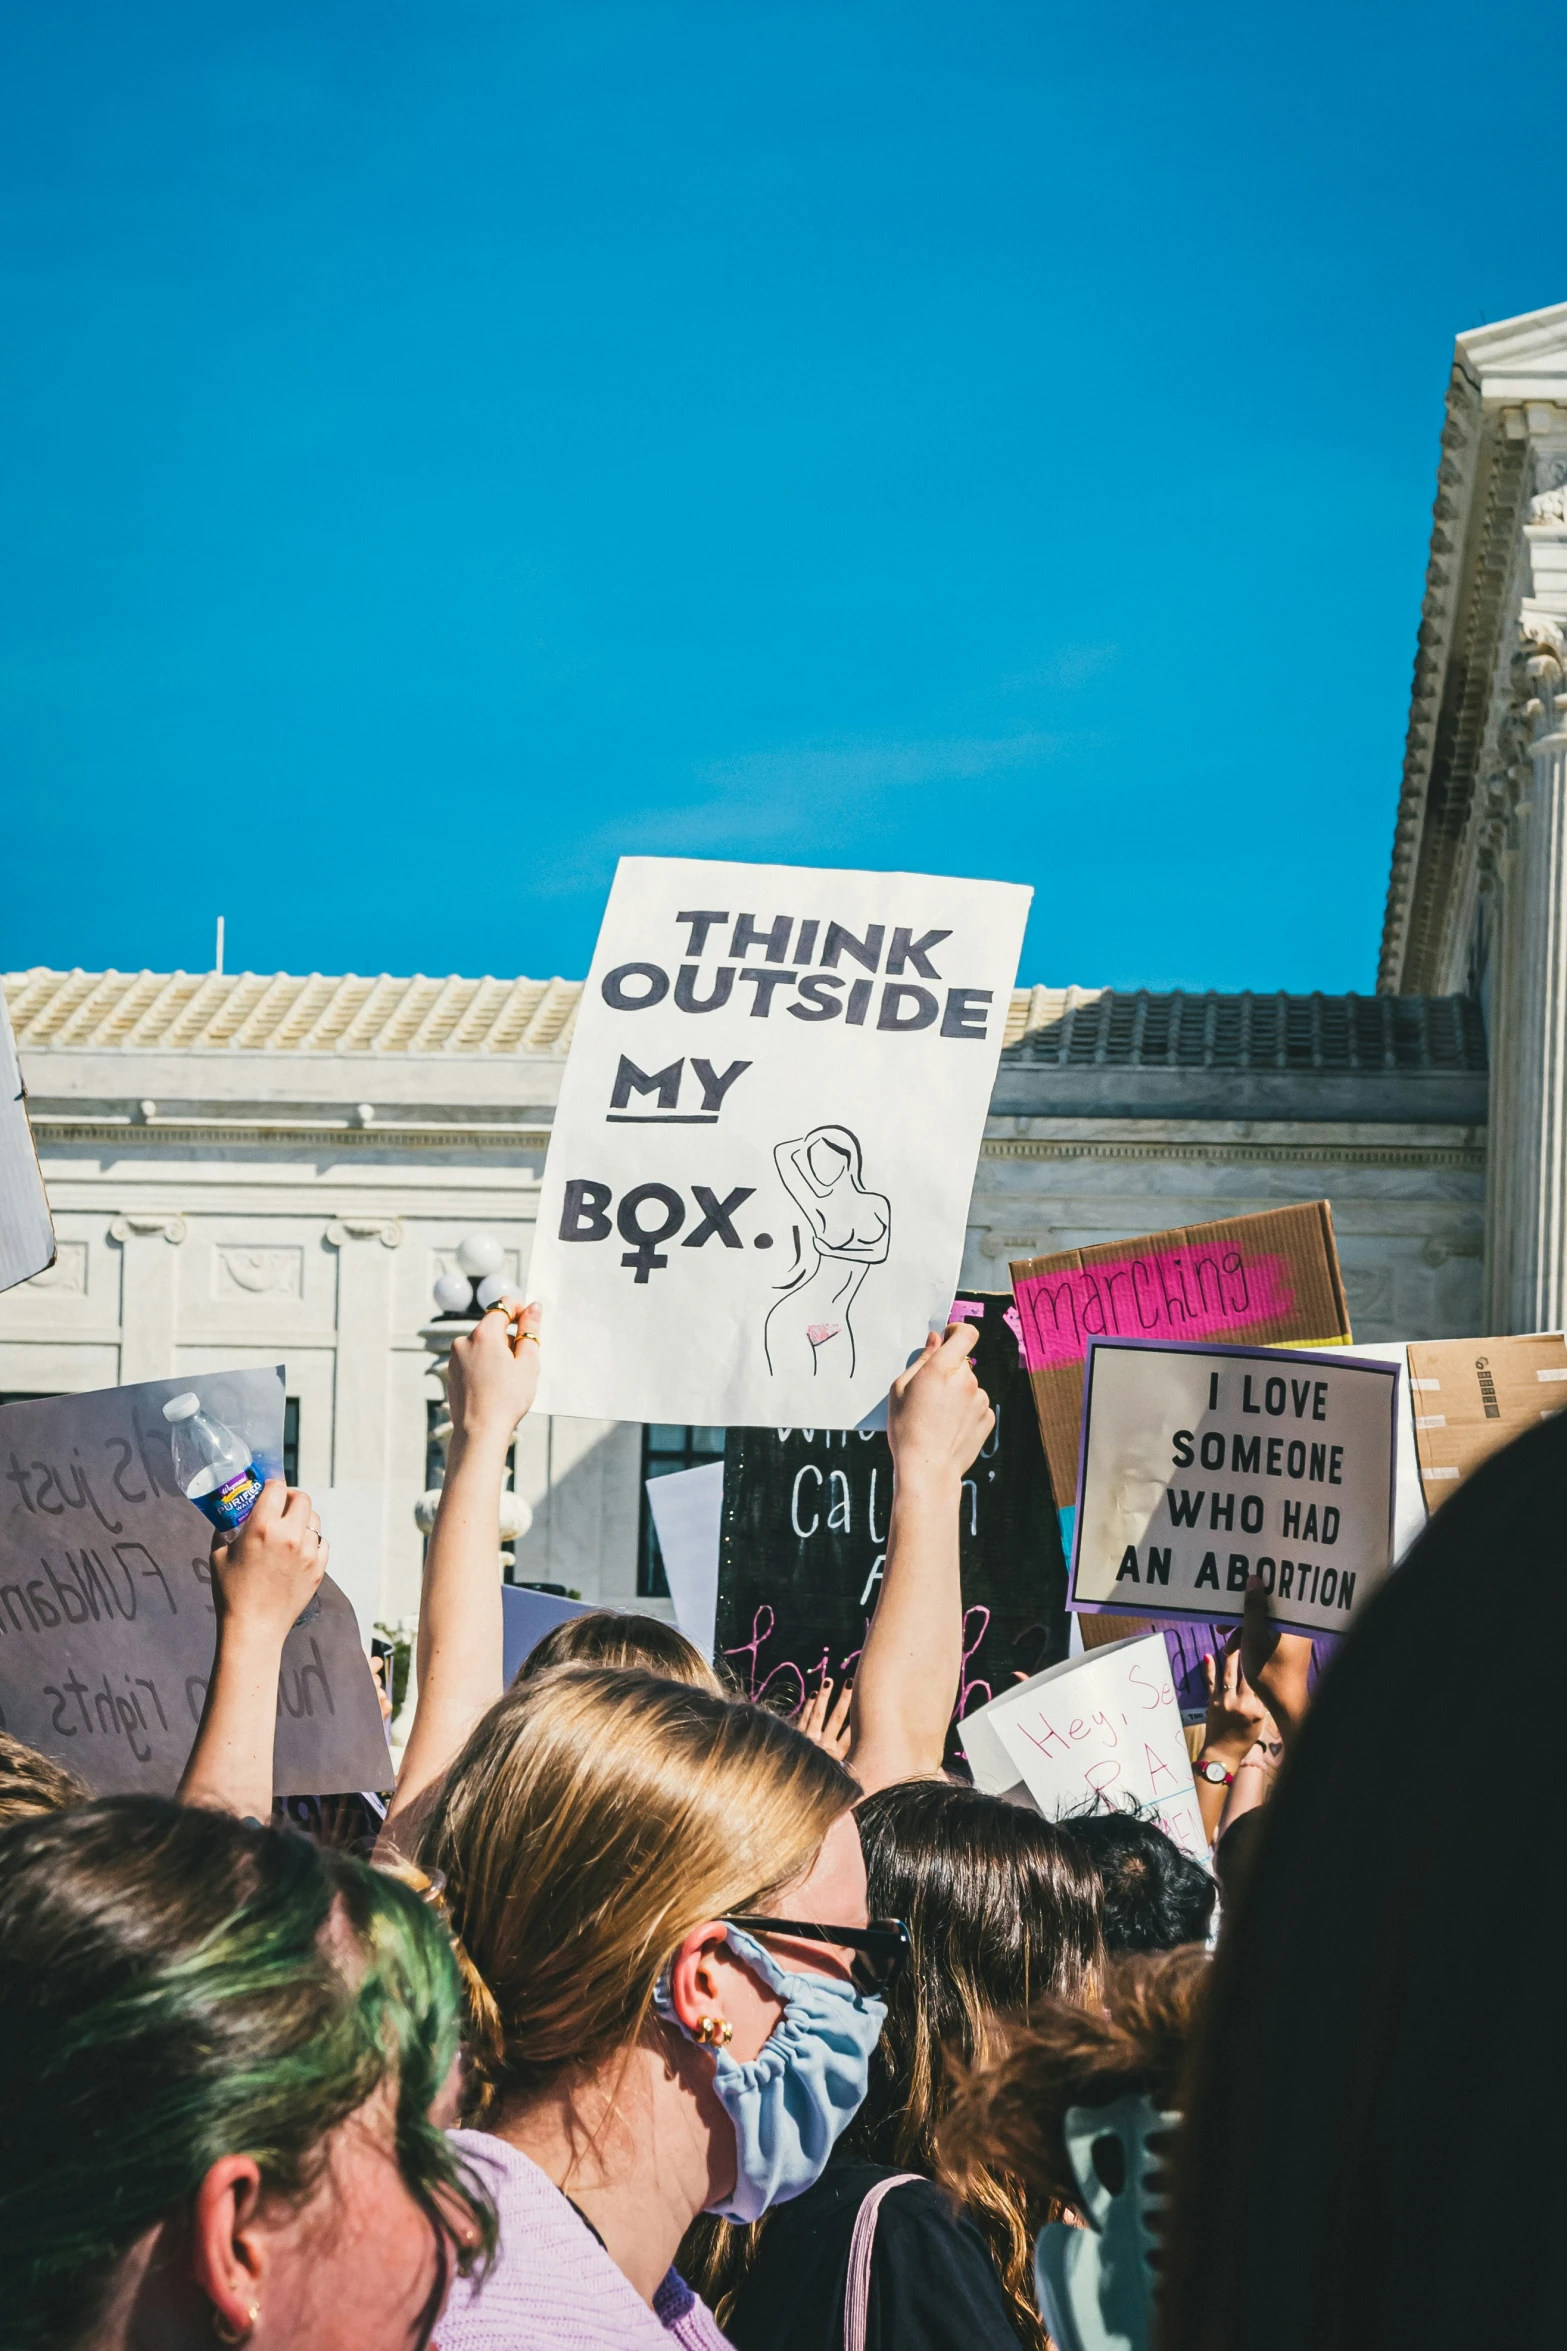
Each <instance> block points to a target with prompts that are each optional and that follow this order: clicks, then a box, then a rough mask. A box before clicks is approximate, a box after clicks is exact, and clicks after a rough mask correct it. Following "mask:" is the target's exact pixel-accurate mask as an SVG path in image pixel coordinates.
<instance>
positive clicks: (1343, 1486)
mask: <svg viewBox="0 0 1567 2351" xmlns="http://www.w3.org/2000/svg"><path fill="white" fill-rule="evenodd" d="M1400 1386H1401V1381H1400V1378H1399V1374H1398V1369H1397V1365H1396V1363H1387V1362H1369V1361H1365V1360H1350V1359H1349V1358H1347V1357H1346V1356H1344V1355H1342V1354H1340V1353H1337V1352H1336V1351H1335V1352H1329V1351H1328V1350H1326V1349H1321V1348H1313V1349H1311V1350H1309V1351H1308V1350H1306V1349H1298V1350H1297V1349H1284V1348H1278V1347H1182V1346H1171V1345H1158V1346H1148V1345H1143V1344H1140V1343H1139V1342H1137V1341H1135V1340H1130V1339H1096V1340H1094V1341H1093V1342H1092V1344H1091V1345H1090V1347H1089V1350H1088V1359H1087V1363H1086V1366H1085V1375H1084V1382H1083V1449H1082V1470H1081V1480H1080V1486H1079V1492H1078V1509H1077V1529H1076V1537H1075V1541H1074V1545H1073V1552H1072V1578H1071V1584H1070V1587H1069V1590H1068V1595H1067V1604H1068V1606H1069V1607H1074V1608H1086V1609H1090V1610H1097V1609H1105V1610H1110V1611H1116V1610H1119V1611H1120V1612H1121V1613H1122V1614H1124V1615H1131V1616H1159V1617H1164V1618H1175V1619H1180V1618H1183V1617H1192V1618H1197V1619H1200V1620H1203V1621H1216V1622H1220V1623H1224V1622H1238V1621H1239V1619H1240V1616H1241V1613H1242V1602H1243V1600H1244V1596H1245V1590H1246V1579H1247V1577H1248V1576H1249V1575H1256V1576H1260V1577H1261V1578H1262V1581H1263V1583H1264V1584H1265V1585H1266V1587H1267V1589H1268V1591H1269V1592H1270V1593H1271V1595H1272V1613H1273V1616H1274V1619H1275V1621H1276V1622H1277V1623H1279V1624H1281V1625H1287V1626H1289V1627H1290V1628H1292V1629H1293V1630H1295V1631H1297V1632H1305V1633H1338V1632H1342V1631H1343V1630H1344V1627H1345V1625H1346V1624H1347V1623H1348V1621H1349V1619H1350V1617H1351V1615H1352V1614H1353V1613H1354V1611H1355V1609H1356V1608H1357V1607H1358V1606H1359V1605H1360V1604H1361V1603H1362V1602H1363V1601H1364V1600H1365V1598H1366V1596H1367V1594H1368V1593H1369V1592H1370V1591H1372V1590H1373V1589H1374V1588H1375V1587H1376V1585H1377V1584H1379V1583H1380V1582H1381V1580H1382V1578H1383V1577H1384V1576H1385V1575H1386V1573H1387V1571H1388V1567H1389V1564H1390V1561H1391V1559H1392V1555H1393V1552H1392V1544H1393V1475H1394V1459H1395V1453H1396V1444H1397V1433H1398V1422H1397V1407H1398V1399H1399V1391H1400Z"/></svg>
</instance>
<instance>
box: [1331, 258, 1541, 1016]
mask: <svg viewBox="0 0 1567 2351" xmlns="http://www.w3.org/2000/svg"><path fill="white" fill-rule="evenodd" d="M1564 448H1567V303H1559V304H1556V305H1554V306H1553V307H1552V308H1550V309H1546V310H1539V311H1533V312H1530V313H1529V314H1528V315H1527V316H1525V317H1521V318H1516V319H1506V320H1503V321H1501V322H1500V323H1499V324H1498V325H1496V326H1494V327H1482V328H1477V329H1475V330H1474V331H1472V332H1471V333H1468V334H1464V335H1460V336H1459V337H1458V340H1457V345H1456V348H1455V353H1454V364H1453V369H1452V374H1451V376H1450V378H1449V382H1448V391H1447V403H1446V413H1445V417H1444V422H1443V427H1442V455H1441V460H1440V463H1439V465H1438V469H1437V489H1436V500H1435V505H1434V508H1433V515H1432V530H1431V546H1430V557H1429V561H1428V564H1427V570H1426V585H1425V596H1424V600H1423V603H1422V606H1421V622H1420V629H1419V633H1418V638H1417V649H1416V655H1415V669H1414V680H1413V687H1412V691H1411V697H1410V714H1409V728H1408V734H1407V737H1406V741H1405V750H1404V772H1403V783H1402V788H1401V791H1400V796H1399V806H1398V818H1397V823H1396V826H1395V830H1394V840H1393V857H1392V870H1391V874H1390V878H1389V884H1388V894H1387V905H1386V912H1385V917H1384V922H1383V932H1382V953H1381V961H1380V965H1379V970H1378V982H1377V984H1378V987H1379V989H1381V990H1382V991H1383V992H1385V993H1389V994H1400V995H1427V994H1443V993H1447V992H1449V991H1450V990H1452V989H1453V988H1454V987H1459V986H1463V985H1464V984H1465V975H1464V974H1462V973H1458V972H1456V971H1455V968H1454V967H1455V961H1456V959H1457V958H1458V956H1459V953H1460V950H1461V948H1462V945H1463V940H1462V938H1461V936H1460V934H1461V933H1462V932H1463V930H1464V927H1465V926H1464V924H1463V922H1462V920H1461V919H1460V917H1461V914H1462V910H1463V908H1464V907H1465V905H1466V904H1467V903H1468V902H1469V901H1470V899H1471V898H1472V893H1473V890H1474V888H1475V887H1476V886H1483V881H1482V876H1481V874H1480V870H1479V864H1478V860H1479V859H1480V857H1481V855H1482V852H1483V850H1484V848H1485V845H1486V827H1487V825H1488V823H1489V822H1490V820H1491V818H1492V817H1493V816H1494V815H1497V814H1500V815H1501V816H1502V817H1503V819H1505V817H1506V815H1507V813H1508V812H1509V806H1510V801H1511V800H1514V799H1516V796H1517V790H1518V778H1516V777H1511V776H1510V773H1509V771H1510V769H1511V767H1513V766H1514V765H1516V764H1517V759H1516V754H1517V749H1518V747H1517V745H1516V744H1514V743H1513V742H1512V741H1511V739H1510V734H1509V721H1510V719H1511V717H1512V715H1513V703H1514V700H1515V699H1516V694H1515V671H1516V667H1517V662H1518V660H1519V659H1520V658H1521V659H1527V658H1528V656H1529V655H1530V653H1531V652H1532V651H1534V650H1535V649H1536V648H1535V646H1534V643H1533V637H1534V635H1535V634H1538V633H1539V631H1540V630H1542V629H1549V628H1550V627H1551V626H1552V625H1553V621H1554V620H1555V619H1557V618H1559V617H1560V615H1559V614H1557V613H1556V610H1555V607H1556V604H1557V601H1558V597H1557V592H1556V590H1557V585H1558V583H1559V582H1562V581H1563V577H1564V575H1563V567H1562V565H1561V563H1560V562H1559V561H1558V560H1557V550H1556V548H1555V546H1554V544H1553V543H1554V542H1556V541H1557V540H1561V541H1563V542H1564V545H1567V516H1564V515H1563V513H1562V511H1561V507H1562V503H1563V502H1562V500H1561V499H1560V498H1559V497H1557V496H1556V493H1557V492H1558V491H1559V490H1560V488H1561V486H1562V484H1563V483H1564V482H1567V466H1564V465H1563V464H1562V462H1561V458H1560V453H1561V451H1562V450H1563V449H1564ZM1553 499H1554V510H1553ZM1526 772H1527V763H1526V762H1525V773H1526ZM1493 804H1494V805H1493Z"/></svg>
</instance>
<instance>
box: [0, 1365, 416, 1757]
mask: <svg viewBox="0 0 1567 2351" xmlns="http://www.w3.org/2000/svg"><path fill="white" fill-rule="evenodd" d="M185 1389H194V1390H195V1391H196V1392H197V1393H198V1394H199V1395H200V1397H201V1400H202V1403H203V1406H204V1407H205V1408H206V1410H207V1411H209V1412H210V1413H211V1414H212V1415H213V1416H214V1417H215V1418H216V1419H219V1420H222V1421H225V1422H227V1424H228V1425H229V1426H230V1427H231V1428H235V1429H237V1430H239V1431H241V1432H242V1433H243V1434H244V1435H245V1436H246V1437H247V1438H248V1439H249V1441H250V1445H251V1449H252V1454H253V1457H254V1459H255V1461H256V1464H257V1467H258V1469H259V1470H260V1471H261V1473H262V1474H263V1476H268V1475H270V1476H273V1477H276V1476H278V1475H280V1474H281V1459H282V1443H283V1373H282V1368H281V1366H279V1367H277V1368H275V1369H271V1370H262V1371H235V1372H218V1373H209V1372H201V1373H197V1374H196V1375H195V1376H194V1377H188V1378H185V1379H175V1380H148V1381H145V1382H143V1383H141V1384H140V1385H139V1386H135V1387H128V1388H101V1389H96V1390H94V1391H93V1392H92V1393H90V1394H88V1395H85V1396H50V1397H44V1398H41V1399H40V1400H39V1401H38V1402H36V1403H32V1404H9V1405H6V1406H5V1407H3V1408H0V1728H4V1729H5V1730H7V1731H9V1732H10V1734H11V1736H12V1737H13V1738H17V1739H23V1740H25V1741H26V1743H27V1744H28V1745H29V1746H30V1747H37V1748H39V1749H40V1750H41V1751H42V1752H43V1753H44V1754H45V1755H52V1756H54V1757H56V1758H57V1759H58V1760H59V1761H60V1762H61V1763H65V1764H69V1765H70V1767H71V1769H72V1770H73V1771H75V1772H77V1773H79V1774H80V1776H81V1777H82V1778H83V1779H84V1780H85V1781H86V1782H87V1784H88V1786H89V1787H90V1788H92V1790H93V1791H94V1793H95V1794H97V1795H103V1796H109V1795H121V1794H125V1793H130V1792H141V1793H146V1794H153V1795H169V1794H172V1793H173V1790H174V1788H175V1786H176V1785H177V1783H178V1780H179V1776H180V1773H181V1772H182V1770H183V1769H184V1767H185V1762H186V1758H187V1757H188V1755H189V1753H190V1749H191V1743H192V1741H193V1739H194V1737H195V1734H196V1726H197V1723H198V1722H199V1721H200V1719H201V1709H202V1704H203V1701H204V1699H205V1696H206V1689H207V1681H208V1677H209V1675H210V1673H211V1670H212V1655H213V1642H214V1635H215V1629H216V1618H215V1615H214V1610H213V1602H212V1587H211V1577H210V1573H209V1569H208V1546H209V1543H210V1540H211V1534H212V1530H211V1528H210V1527H209V1525H208V1524H207V1521H206V1519H205V1518H203V1516H202V1514H201V1512H200V1511H199V1510H197V1509H196V1507H195V1505H194V1504H193V1503H190V1502H187V1501H186V1499H185V1497H184V1495H183V1494H182V1493H181V1492H180V1490H179V1487H178V1486H177V1485H176V1483H175V1479H174V1470H173V1462H172V1459H171V1456H170V1450H169V1431H168V1424H167V1423H166V1422H165V1420H164V1418H163V1406H164V1404H165V1403H166V1402H167V1401H168V1399H169V1397H171V1396H176V1395H178V1394H179V1393H180V1392H181V1391H182V1390H185ZM317 1603H319V1605H318V1604H317ZM391 1784H392V1770H391V1759H390V1756H389V1754H388V1750H387V1744H386V1734H385V1732H384V1730H383V1729H382V1724H381V1709H380V1704H379V1701H378V1699H377V1697H376V1692H375V1684H374V1682H373V1681H372V1679H371V1676H370V1669H369V1666H368V1664H367V1663H366V1660H365V1654H364V1651H363V1649H362V1648H361V1646H360V1641H359V1631H358V1627H357V1625H356V1623H355V1620H354V1612H353V1610H352V1608H351V1607H350V1606H349V1604H348V1601H347V1600H346V1599H345V1598H344V1596H343V1594H342V1593H341V1592H340V1591H339V1590H338V1588H337V1586H336V1585H335V1584H334V1583H333V1582H332V1580H331V1578H330V1577H327V1578H326V1579H325V1580H324V1581H323V1583H322V1585H321V1588H320V1592H319V1594H318V1595H317V1601H313V1602H312V1603H311V1606H310V1607H309V1609H307V1610H306V1611H305V1615H304V1618H303V1619H302V1620H301V1621H300V1622H299V1623H298V1624H296V1625H295V1626H294V1628H293V1630H292V1631H291V1632H290V1634H289V1636H288V1640H287V1642H286V1643H285V1645H284V1649H283V1669H282V1673H281V1675H280V1677H279V1683H278V1702H277V1748H276V1764H275V1772H274V1792H275V1793H276V1794H277V1795H279V1796H296V1795H301V1796H302V1795H331V1794H337V1793H340V1792H342V1791H345V1790H350V1789H358V1788H374V1789H384V1788H388V1787H390V1786H391Z"/></svg>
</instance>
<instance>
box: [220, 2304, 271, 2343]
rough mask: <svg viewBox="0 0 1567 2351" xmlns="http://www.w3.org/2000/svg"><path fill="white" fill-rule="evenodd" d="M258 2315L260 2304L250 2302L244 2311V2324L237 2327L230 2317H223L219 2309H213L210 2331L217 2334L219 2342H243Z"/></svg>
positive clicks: (246, 2339) (248, 2336)
mask: <svg viewBox="0 0 1567 2351" xmlns="http://www.w3.org/2000/svg"><path fill="white" fill-rule="evenodd" d="M260 2316H261V2304H260V2303H259V2302H252V2304H251V2305H250V2308H249V2309H248V2310H247V2311H246V2313H245V2323H244V2325H243V2326H242V2327H237V2326H235V2325H234V2323H233V2321H232V2320H231V2319H227V2318H225V2317H224V2315H223V2313H222V2311H221V2310H214V2311H213V2313H212V2331H213V2333H214V2334H215V2335H216V2336H217V2338H218V2341H219V2342H220V2343H244V2342H247V2341H248V2340H249V2338H250V2336H251V2334H252V2332H253V2331H254V2328H255V2324H256V2321H257V2319H258V2318H259V2317H260Z"/></svg>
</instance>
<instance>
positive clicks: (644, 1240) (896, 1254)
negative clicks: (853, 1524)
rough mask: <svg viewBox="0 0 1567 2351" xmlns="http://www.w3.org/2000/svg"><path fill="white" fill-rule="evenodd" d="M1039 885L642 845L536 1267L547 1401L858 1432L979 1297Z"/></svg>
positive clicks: (615, 1414)
mask: <svg viewBox="0 0 1567 2351" xmlns="http://www.w3.org/2000/svg"><path fill="white" fill-rule="evenodd" d="M1029 897H1030V893H1029V891H1027V890H1026V889H1022V888H1018V887H1015V886H1014V885H1012V884H1010V883H1001V882H972V881H948V880H940V879H937V878H934V877H932V876H930V875H925V874H897V873H894V874H876V873H840V872H833V871H830V870H825V869H820V868H814V867H805V866H776V865H774V866H768V865H727V864H706V863H703V862H701V861H699V860H695V859H681V858H650V857H628V858H623V859H622V860H621V863H620V867H619V869H618V871H617V873H616V876H615V883H614V888H613V889H612V891H611V893H610V900H609V905H608V908H607V909H606V912H605V916H604V923H603V928H602V929H601V931H600V933H599V940H598V945H597V947H596V949H595V950H594V955H593V964H592V968H591V970H590V971H589V974H588V979H587V984H586V986H585V988H584V990H583V996H582V1002H581V1005H580V1008H579V1011H578V1015H577V1027H576V1032H575V1036H574V1038H573V1041H572V1048H571V1057H570V1059H569V1061H568V1063H567V1066H566V1071H565V1076H564V1080H563V1083H562V1088H561V1099H560V1108H559V1111H558V1112H557V1115H556V1119H555V1126H554V1131H553V1133H552V1136H551V1139H550V1149H549V1159H548V1163H547V1165H546V1167H545V1171H544V1183H543V1192H542V1197H541V1201H540V1207H539V1226H538V1237H537V1240H536V1241H535V1243H534V1252H533V1261H532V1264H531V1266H530V1269H529V1274H528V1287H529V1290H530V1291H531V1293H532V1295H533V1296H534V1297H536V1298H539V1299H541V1300H542V1301H543V1303H544V1306H545V1308H546V1313H547V1320H546V1323H545V1339H544V1353H543V1365H542V1370H541V1377H540V1388H539V1398H538V1409H539V1410H540V1411H541V1412H551V1413H554V1412H561V1413H575V1414H579V1415H582V1416H585V1417H587V1418H590V1419H611V1420H640V1421H673V1422H686V1423H704V1424H709V1425H718V1426H724V1425H728V1426H746V1425H749V1426H767V1425H769V1424H771V1425H773V1426H775V1427H777V1426H790V1425H794V1426H798V1425H809V1426H813V1427H818V1428H852V1427H853V1426H854V1424H855V1423H856V1422H857V1421H858V1420H859V1419H860V1418H861V1417H862V1415H863V1414H864V1413H866V1412H868V1411H869V1410H870V1409H871V1407H872V1406H873V1405H875V1404H876V1403H877V1402H878V1401H879V1399H880V1398H881V1397H882V1396H883V1395H884V1394H885V1393H886V1390H887V1387H888V1385H889V1384H890V1382H891V1381H892V1380H893V1379H894V1378H895V1377H896V1375H897V1374H898V1373H899V1372H900V1371H901V1370H902V1369H903V1368H904V1365H905V1364H906V1363H907V1361H908V1359H909V1355H910V1352H911V1350H912V1349H913V1348H915V1347H917V1346H918V1345H919V1344H920V1342H921V1341H922V1339H923V1338H924V1336H925V1333H926V1331H927V1329H929V1328H930V1327H931V1325H932V1324H936V1325H939V1324H940V1323H941V1322H942V1321H943V1320H944V1318H945V1316H946V1313H947V1309H948V1308H949V1306H950V1305H951V1303H952V1293H953V1286H954V1283H955V1282H956V1280H957V1276H958V1271H959V1265H960V1262H961V1258H962V1250H963V1232H964V1225H965V1221H966V1218H967V1214H968V1205H969V1197H970V1193H971V1190H972V1186H973V1179H974V1166H975V1161H976V1159H977V1158H978V1154H979V1144H980V1140H981V1137H982V1135H983V1133H984V1123H985V1115H986V1112H987V1110H988V1108H989V1104H990V1091H991V1086H992V1083H993V1081H994V1078H995V1071H996V1062H997V1057H998V1055H999V1053H1000V1050H1001V1040H1002V1033H1003V1029H1004V1027H1005V1023H1006V1016H1007V1006H1008V999H1009V996H1010V992H1011V988H1012V985H1013V981H1014V979H1015V977H1016V972H1017V959H1018V953H1019V949H1020V946H1021V943H1022V936H1023V924H1024V921H1025V919H1026V917H1027V913H1028V903H1029Z"/></svg>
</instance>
